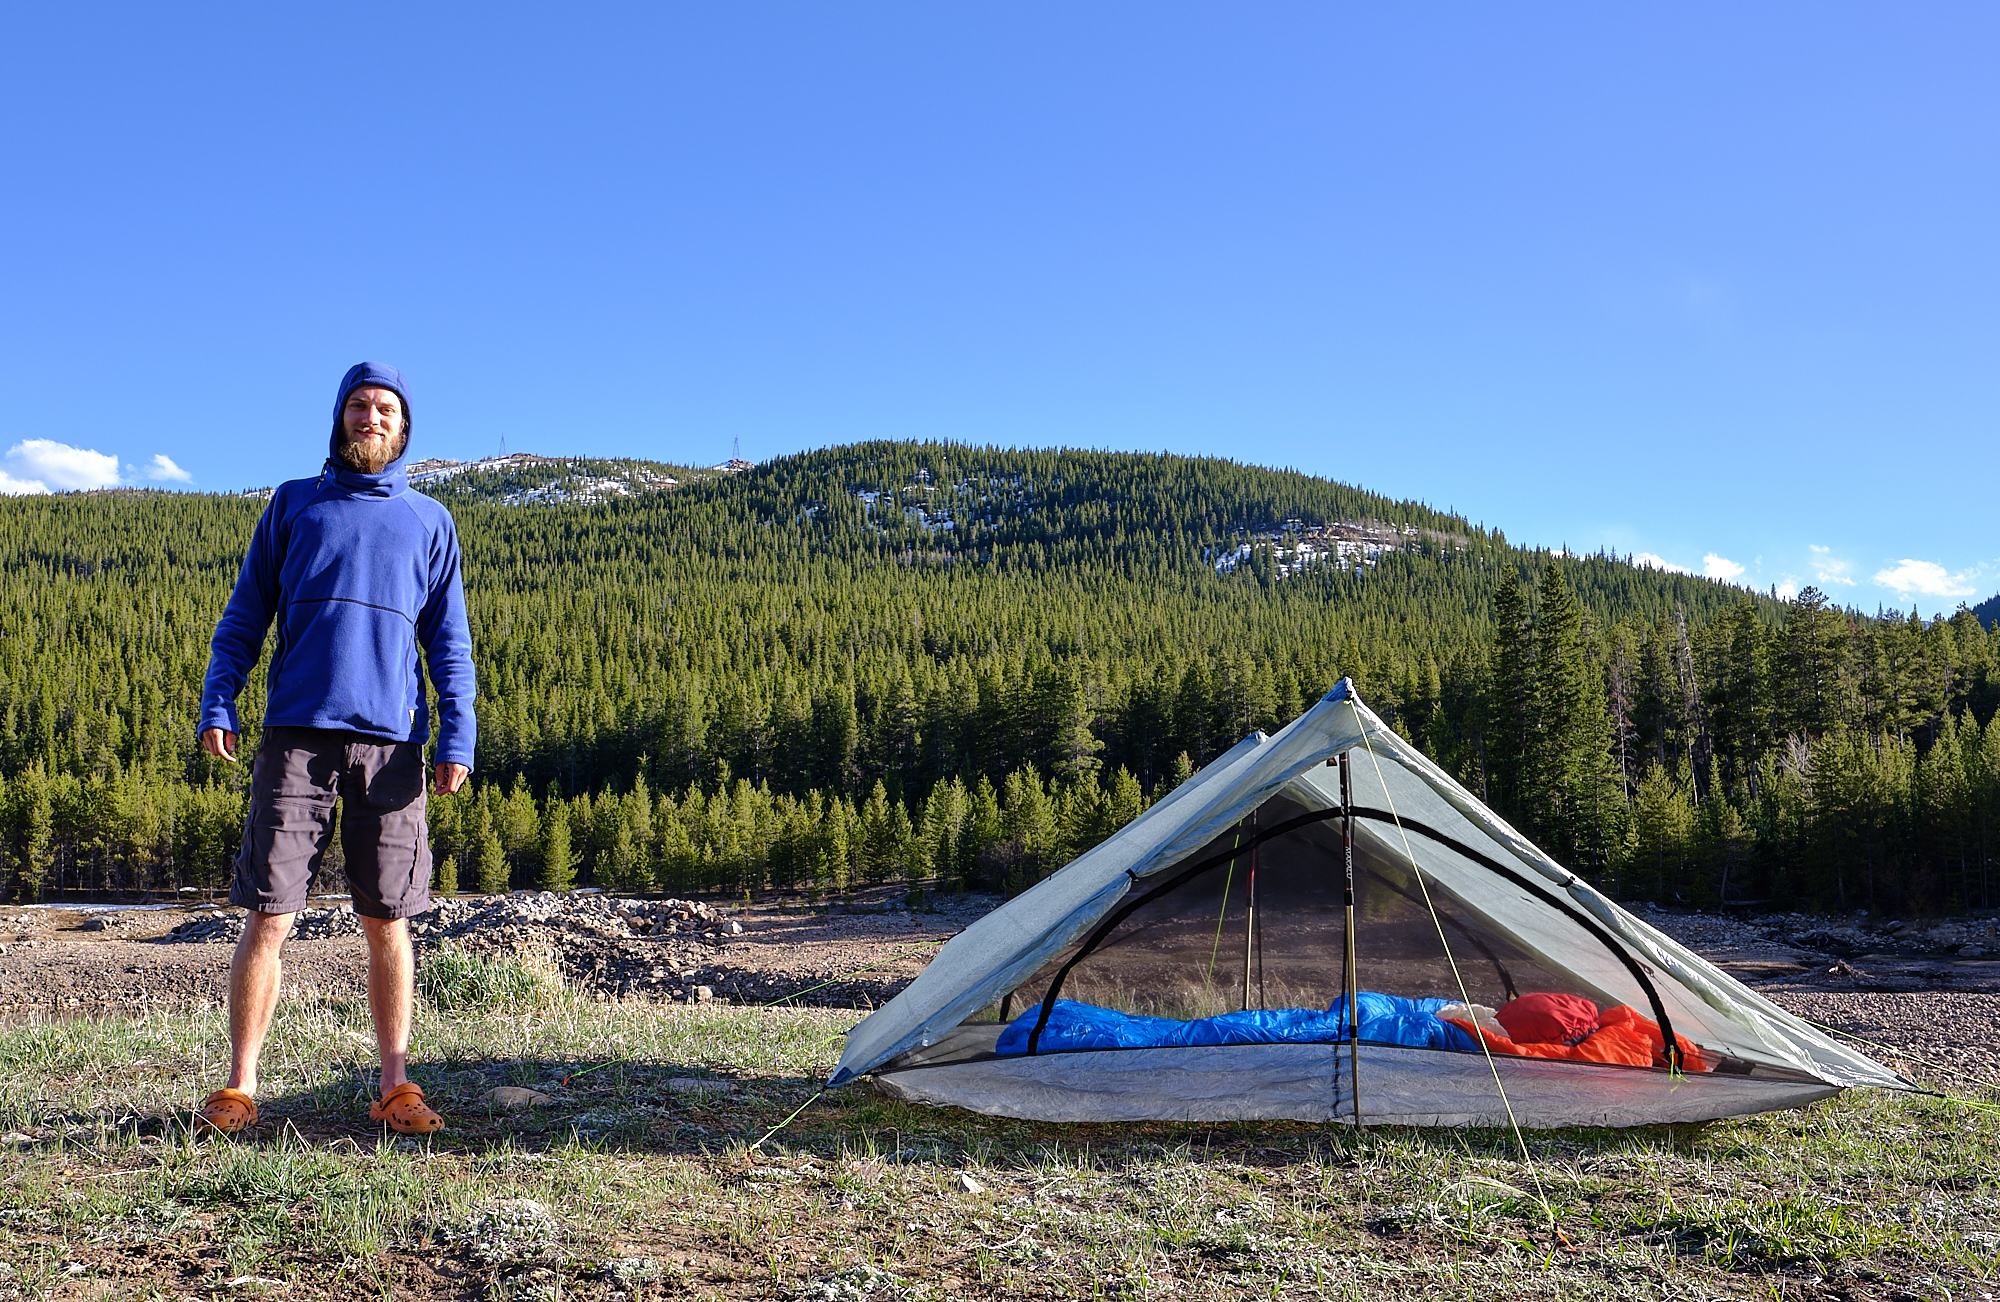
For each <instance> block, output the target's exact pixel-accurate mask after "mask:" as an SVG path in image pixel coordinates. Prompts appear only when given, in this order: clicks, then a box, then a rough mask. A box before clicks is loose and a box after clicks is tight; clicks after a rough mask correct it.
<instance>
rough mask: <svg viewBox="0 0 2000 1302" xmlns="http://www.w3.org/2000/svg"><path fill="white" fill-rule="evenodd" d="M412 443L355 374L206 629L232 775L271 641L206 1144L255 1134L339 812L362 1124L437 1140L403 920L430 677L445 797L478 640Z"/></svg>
mask: <svg viewBox="0 0 2000 1302" xmlns="http://www.w3.org/2000/svg"><path fill="white" fill-rule="evenodd" d="M409 439H410V390H409V386H408V385H407V384H406V383H405V382H404V380H403V376H402V374H401V373H400V372H398V371H397V370H396V369H395V368H393V367H389V366H383V365H380V364H379V363H375V362H363V363H361V364H360V365H358V366H355V367H353V368H351V369H350V370H349V371H348V372H347V374H346V375H345V376H344V377H342V379H341V381H340V391H339V393H338V394H337V395H336V396H335V398H334V402H333V434H332V437H331V439H330V441H329V447H328V451H329V454H330V455H329V456H328V457H327V460H326V465H325V467H324V468H322V469H321V471H320V473H319V477H318V478H316V479H295V480H292V481H291V482H289V483H286V484H282V485H280V486H279V487H278V490H277V491H276V492H275V493H273V494H272V495H271V504H270V506H268V507H267V508H265V511H264V516H263V518H262V519H261V520H259V521H258V522H257V531H256V533H255V534H253V535H252V536H251V539H250V551H249V554H248V555H247V556H245V557H244V560H243V572H242V574H241V576H240V577H239V578H238V579H237V580H236V590H235V592H233V593H232V594H231V595H230V598H229V605H228V608H227V609H225V610H224V611H223V612H222V619H221V621H220V622H219V623H218V624H217V625H216V629H215V640H214V642H213V643H212V644H211V648H210V652H209V661H208V677H207V681H206V682H205V683H204V684H203V686H202V705H201V722H200V729H201V744H202V748H203V749H204V750H206V751H207V752H208V753H209V754H211V755H216V756H220V757H221V758H223V759H225V760H228V761H230V762H231V763H234V762H235V761H236V740H237V734H238V733H239V732H240V731H241V729H240V728H239V726H238V724H237V717H236V696H237V693H238V692H239V691H241V690H242V687H243V682H244V679H245V678H246V677H247V676H248V675H249V673H250V669H251V667H252V666H253V665H255V664H256V663H257V657H258V656H259V654H260V653H261V652H262V651H263V647H264V637H265V634H266V632H267V631H268V630H269V629H270V627H271V625H272V624H273V623H274V622H275V623H276V624H277V626H278V636H277V645H276V646H275V648H274V649H273V650H272V653H271V666H270V669H269V671H268V673H267V675H266V679H265V685H266V693H265V708H264V719H263V729H262V735H261V737H260V739H259V743H258V746H257V754H256V760H255V763H254V764H253V766H252V768H251V772H250V812H249V816H248V817H247V818H246V819H245V821H244V826H243V843H242V845H241V846H240V848H238V850H237V852H236V861H235V873H234V878H233V880H232V882H231V884H230V887H229V901H230V903H232V904H236V905H240V906H241V907H242V908H243V909H244V910H246V912H245V913H244V917H243V938H242V940H241V941H239V942H238V943H237V946H236V954H235V957H234V959H233V960H232V961H231V963H230V968H229V1040H230V1065H229V1083H228V1084H227V1085H226V1086H224V1087H223V1088H222V1089H219V1090H216V1091H215V1092H214V1093H213V1094H210V1095H209V1096H208V1097H207V1098H206V1099H204V1100H203V1101H202V1105H201V1112H200V1116H201V1119H202V1120H203V1122H205V1123H206V1124H207V1125H208V1126H210V1127H212V1128H214V1129H216V1130H221V1131H235V1130H241V1129H242V1128H243V1127H245V1126H247V1125H251V1124H254V1123H255V1121H256V1120H257V1104H256V1102H255V1095H256V1092H257V1062H258V1058H259V1056H260V1054H261V1052H262V1050H263V1047H264V1036H265V1034H266V1033H267V1032H268V1031H269V1029H270V1025H271V1014H272V1011H273V1010H274V1009H275V1008H276V1007H277V1002H278V985H279V950H280V947H281V946H282V945H283V943H284V940H285V937H286V936H287V935H289V934H290V932H291V929H292V920H293V917H294V915H296V914H297V913H298V911H299V910H300V909H301V908H303V907H304V906H305V902H306V889H307V887H308V885H309V884H310V883H311V881H312V878H313V873H314V871H315V870H316V869H317V868H318V867H319V863H320V859H321V858H322V856H324V854H325V853H326V849H327V847H328V845H330V844H331V843H332V840H333V811H334V799H335V797H339V798H340V799H341V800H342V801H343V802H344V810H343V813H342V815H341V819H340V831H341V848H342V850H343V851H344V852H345V854H346V861H347V880H348V885H349V887H350V889H351V890H352V891H353V898H354V912H355V913H356V914H358V915H359V916H360V919H361V929H362V931H363V933H364V934H365V935H366V936H367V938H368V1008H369V1011H370V1012H371V1013H372V1014H373V1015H374V1018H375V1040H376V1045H377V1047H378V1048H379V1049H380V1051H381V1055H382V1073H381V1080H380V1092H381V1099H380V1100H379V1101H378V1102H377V1103H375V1104H374V1106H372V1107H371V1108H370V1109H369V1116H370V1117H372V1118H373V1119H375V1120H377V1121H383V1122H386V1123H387V1124H388V1125H389V1126H390V1127H391V1128H392V1129H395V1130H397V1131H400V1132H402V1133H405V1134H428V1133H429V1132H431V1131H434V1130H436V1129H438V1128H439V1127H440V1126H442V1125H443V1124H444V1121H443V1118H441V1117H439V1116H438V1114H437V1113H436V1112H434V1111H432V1110H431V1108H430V1107H429V1106H428V1105H426V1104H425V1102H424V1092H423V1090H422V1089H421V1088H420V1087H418V1086H417V1085H416V1083H415V1082H413V1081H411V1080H410V1079H409V1076H408V1073H407V1058H408V1054H409V1044H410V1021H411V1016H412V1012H413V1009H414V1006H415V1003H416V990H415V982H414V972H415V967H414V963H413V961H412V957H411V952H410V933H409V923H408V919H409V918H411V917H414V916H415V915H417V914H420V913H423V912H425V911H427V910H428V909H429V908H430V907H431V902H430V879H431V848H430V837H429V834H428V829H427V827H426V825H425V821H424V801H425V793H424V777H425V773H424V743H425V741H426V740H427V738H428V737H429V734H430V709H429V706H428V704H427V703H426V701H425V691H424V670H425V667H426V665H428V668H429V671H430V681H431V682H432V683H433V684H435V685H436V687H437V702H438V743H437V755H436V757H435V758H436V773H435V780H436V783H437V789H438V790H439V791H441V792H451V791H456V790H458V788H459V787H460V786H462V785H463V784H464V783H465V779H466V776H467V775H468V774H469V773H470V772H471V766H472V749H473V741H474V737H475V724H474V720H473V713H472V703H473V692H474V683H473V669H472V638H471V634H470V633H469V632H468V630H467V628H466V620H465V594H464V591H463V589H462V587H461V585H460V581H459V552H458V531H457V530H456V529H455V528H454V527H453V525H452V520H451V513H450V512H448V511H446V510H445V509H444V507H443V506H441V505H439V504H438V503H437V502H436V501H434V500H433V499H431V498H428V497H425V496H424V495H423V494H421V493H415V492H412V491H411V490H410V486H409V480H408V477H407V476H406V475H405V473H404V471H403V454H404V451H405V450H406V449H407V448H408V446H409ZM419 648H421V649H422V652H423V660H422V662H420V661H419V659H418V650H419Z"/></svg>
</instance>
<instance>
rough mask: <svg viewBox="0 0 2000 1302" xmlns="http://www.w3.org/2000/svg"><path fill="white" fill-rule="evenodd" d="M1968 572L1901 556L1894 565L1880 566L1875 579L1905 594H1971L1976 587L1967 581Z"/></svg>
mask: <svg viewBox="0 0 2000 1302" xmlns="http://www.w3.org/2000/svg"><path fill="white" fill-rule="evenodd" d="M1968 577H1969V576H1968V575H1965V574H1948V573H1946V572H1945V568H1944V566H1942V565H1939V564H1938V563H1937V562H1935V561H1912V560H1900V561H1897V562H1896V568H1894V569H1892V570H1881V571H1878V572H1877V573H1876V575H1875V581H1876V582H1877V583H1879V584H1881V585H1882V586H1883V587H1885V588H1894V589H1895V590H1896V591H1897V592H1899V593H1901V594H1902V595H1903V596H1905V597H1907V596H1910V595H1912V594H1915V595H1917V596H1922V597H1970V596H1972V595H1974V594H1975V593H1976V592H1978V589H1977V588H1975V587H1973V586H1972V584H1971V583H1969V582H1967V579H1968Z"/></svg>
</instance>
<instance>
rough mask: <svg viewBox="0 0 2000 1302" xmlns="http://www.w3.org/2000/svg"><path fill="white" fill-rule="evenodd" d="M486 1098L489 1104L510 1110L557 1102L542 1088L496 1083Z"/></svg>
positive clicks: (543, 1105) (537, 1106)
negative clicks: (542, 1090)
mask: <svg viewBox="0 0 2000 1302" xmlns="http://www.w3.org/2000/svg"><path fill="white" fill-rule="evenodd" d="M485 1099H486V1102H487V1104H488V1106H491V1107H496V1108H505V1109H507V1110H508V1111H509V1112H519V1111H521V1110H522V1109H523V1108H539V1107H545V1106H547V1105H548V1104H550V1103H554V1102H555V1100H554V1099H553V1098H550V1097H549V1096H548V1095H546V1094H544V1093H542V1092H541V1091H540V1090H531V1089H528V1088H527V1087H526V1086H523V1085H495V1086H494V1087H493V1088H492V1089H490V1090H487V1091H486V1094H485Z"/></svg>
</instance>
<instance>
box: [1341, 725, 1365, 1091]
mask: <svg viewBox="0 0 2000 1302" xmlns="http://www.w3.org/2000/svg"><path fill="white" fill-rule="evenodd" d="M1340 853H1341V859H1342V861H1343V863H1344V866H1345V868H1346V872H1347V890H1346V905H1347V973H1346V981H1347V1075H1348V1081H1349V1088H1351V1089H1352V1090H1353V1091H1354V1129H1355V1130H1356V1131H1359V1130H1360V1129H1361V986H1360V977H1359V976H1358V975H1356V972H1355V966H1356V965H1355V962H1354V794H1353V788H1352V786H1351V784H1350V783H1349V780H1348V771H1347V752H1346V751H1342V752H1340Z"/></svg>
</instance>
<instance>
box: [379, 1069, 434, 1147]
mask: <svg viewBox="0 0 2000 1302" xmlns="http://www.w3.org/2000/svg"><path fill="white" fill-rule="evenodd" d="M368 1119H369V1120H370V1121H385V1122H387V1123H388V1125H389V1129H391V1130H393V1131H395V1132H396V1133H397V1134H399V1135H428V1134H431V1133H432V1132H433V1131H438V1130H443V1129H444V1118H443V1117H441V1116H439V1115H438V1114H437V1113H435V1112H433V1111H431V1109H430V1105H429V1104H427V1103H425V1102H424V1091H423V1087H422V1086H420V1085H418V1084H417V1083H416V1082H415V1081H412V1080H406V1081H404V1082H403V1083H402V1084H401V1085H398V1086H397V1087H396V1088H394V1089H392V1090H390V1091H389V1092H388V1093H387V1094H384V1095H383V1096H382V1101H381V1102H380V1103H372V1104H370V1105H369V1107H368Z"/></svg>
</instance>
